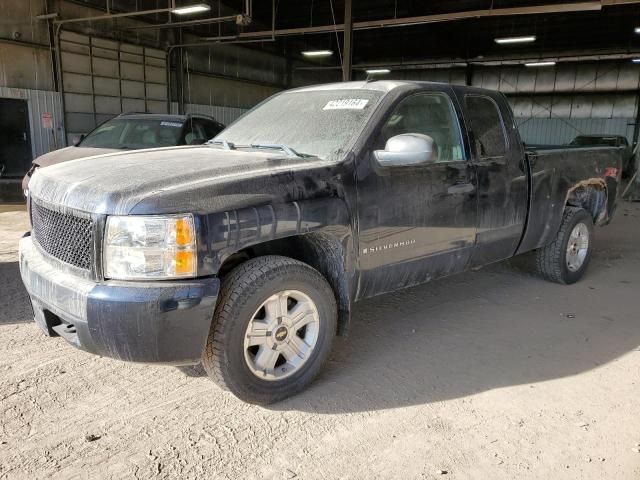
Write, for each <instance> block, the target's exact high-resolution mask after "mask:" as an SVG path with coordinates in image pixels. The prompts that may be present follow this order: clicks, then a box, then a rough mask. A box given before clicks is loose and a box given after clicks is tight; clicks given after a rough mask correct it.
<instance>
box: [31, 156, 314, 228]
mask: <svg viewBox="0 0 640 480" xmlns="http://www.w3.org/2000/svg"><path fill="white" fill-rule="evenodd" d="M313 165H316V166H326V165H327V162H326V161H324V160H321V159H317V158H295V157H287V156H285V155H282V154H279V153H278V152H270V151H266V152H256V151H241V150H222V149H220V148H217V147H212V146H207V145H202V146H186V147H169V148H157V149H151V150H139V151H133V152H124V153H114V154H108V155H101V156H98V157H93V158H89V159H86V158H84V159H79V160H73V161H70V162H64V163H60V164H57V165H53V166H51V167H48V168H45V169H38V170H37V171H36V173H35V174H34V175H33V177H32V179H31V183H30V185H29V189H30V194H31V195H32V197H33V198H34V199H35V200H36V201H38V200H40V201H42V202H46V203H49V204H53V205H57V206H60V207H62V208H63V209H66V208H70V209H74V210H81V211H84V212H89V213H99V214H115V215H126V214H148V213H179V212H187V211H189V212H194V213H197V212H203V213H204V212H213V211H219V210H222V209H225V208H228V207H229V206H230V205H232V206H233V207H234V208H241V207H242V206H250V205H257V204H262V203H267V202H272V201H274V198H273V197H274V195H275V196H277V195H285V196H286V192H283V191H282V190H283V188H285V189H286V188H287V183H292V176H293V175H295V172H296V171H300V170H306V169H309V168H313ZM282 175H284V176H287V175H288V176H289V177H288V178H289V181H288V182H287V181H285V182H282V181H281V180H279V179H278V178H275V177H278V176H282ZM283 184H284V186H283Z"/></svg>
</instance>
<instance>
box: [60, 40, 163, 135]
mask: <svg viewBox="0 0 640 480" xmlns="http://www.w3.org/2000/svg"><path fill="white" fill-rule="evenodd" d="M60 48H61V51H62V54H61V60H62V83H63V89H64V103H65V110H66V111H65V120H66V130H67V135H68V137H72V136H75V135H77V134H80V133H87V132H89V131H91V130H93V129H94V128H95V127H96V126H97V125H99V124H101V123H103V122H104V121H106V120H108V119H110V118H112V117H114V116H115V115H118V114H119V113H124V112H147V113H167V73H166V55H165V52H163V51H162V50H157V49H152V48H146V47H141V46H139V45H132V44H127V43H119V42H114V41H112V40H105V39H101V38H96V37H89V36H86V35H81V34H78V33H73V32H65V31H63V32H62V35H61V42H60Z"/></svg>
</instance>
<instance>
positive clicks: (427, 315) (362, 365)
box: [270, 255, 640, 413]
mask: <svg viewBox="0 0 640 480" xmlns="http://www.w3.org/2000/svg"><path fill="white" fill-rule="evenodd" d="M639 260H640V259H638V258H637V257H636V259H635V260H634V267H635V268H629V269H627V271H626V272H625V273H624V274H622V275H621V274H620V270H621V269H622V268H623V267H621V263H618V264H617V265H616V268H615V269H614V268H611V263H610V262H611V260H610V259H609V258H608V257H607V256H606V255H604V256H599V257H595V258H594V262H593V264H592V266H591V269H590V272H589V273H588V274H587V275H586V277H585V278H584V280H583V281H582V282H580V283H578V284H576V285H570V286H561V285H555V284H552V283H548V282H545V281H542V280H540V279H538V278H536V277H532V276H529V275H527V274H524V273H522V272H521V271H520V269H515V270H514V269H513V268H512V267H510V266H508V265H506V264H501V265H497V266H492V267H489V268H487V269H485V270H482V271H478V272H468V273H465V274H462V275H459V276H456V277H452V278H449V279H444V280H441V281H437V282H434V283H432V284H427V285H423V286H420V287H416V288H413V289H410V290H406V291H402V292H398V293H393V294H389V295H385V296H381V297H378V298H375V299H372V300H368V301H365V302H363V303H361V304H359V305H358V307H357V308H356V310H355V311H354V316H353V320H352V327H351V332H350V335H349V337H348V338H347V339H341V338H339V339H337V341H336V346H335V348H334V350H333V355H332V359H331V361H330V362H329V364H328V365H327V367H326V368H325V370H324V373H323V375H321V377H320V378H319V379H318V380H317V381H316V382H315V383H314V384H313V385H312V386H311V388H310V389H309V390H307V391H305V392H303V393H302V394H300V395H298V396H297V397H294V398H291V399H289V400H286V401H284V402H281V403H279V404H276V405H273V406H271V407H270V408H272V409H274V410H302V411H309V412H314V413H345V412H358V411H368V410H378V409H388V408H397V407H403V406H408V405H415V404H423V403H431V402H438V401H443V400H447V399H451V398H460V397H465V396H468V395H472V394H475V393H478V392H483V391H487V390H491V389H495V388H500V387H507V386H511V385H520V384H534V383H536V382H542V381H546V380H552V379H557V378H562V377H566V376H570V375H575V374H580V373H583V372H586V371H589V370H591V369H593V368H596V367H598V366H599V365H602V364H604V363H607V362H609V361H612V360H614V359H615V358H617V357H619V356H621V355H624V354H626V353H628V352H631V351H634V350H638V349H639V345H640V322H638V321H637V313H636V312H635V311H634V309H635V307H634V305H637V301H636V298H637V291H638V290H637V288H638V285H639V284H640V261H639ZM638 358H639V359H640V353H638ZM532 388H534V387H532Z"/></svg>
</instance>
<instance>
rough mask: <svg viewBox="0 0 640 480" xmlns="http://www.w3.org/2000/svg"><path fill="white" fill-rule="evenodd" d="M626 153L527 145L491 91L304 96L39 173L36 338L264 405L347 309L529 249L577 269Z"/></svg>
mask: <svg viewBox="0 0 640 480" xmlns="http://www.w3.org/2000/svg"><path fill="white" fill-rule="evenodd" d="M620 155H621V152H620V150H619V149H617V148H608V147H600V148H567V149H551V150H537V151H536V150H528V149H526V148H525V146H524V145H523V143H522V141H521V140H520V137H519V135H518V131H517V129H516V125H515V123H514V118H513V115H512V112H511V110H510V108H509V105H508V103H507V101H506V99H505V97H504V96H503V95H501V94H500V93H496V92H492V91H487V90H481V89H477V88H471V87H464V86H451V85H445V84H435V83H422V82H408V81H369V82H354V83H341V84H330V85H321V86H314V87H307V88H300V89H296V90H291V91H286V92H283V93H280V94H278V95H275V96H273V97H271V98H270V99H268V100H266V101H265V102H263V103H262V104H260V105H259V106H257V107H256V108H255V109H253V110H251V111H250V112H249V113H247V114H245V115H244V116H243V117H242V118H241V119H239V120H238V121H236V122H235V123H234V124H233V125H231V126H230V127H229V128H228V129H227V130H225V131H224V132H222V133H220V134H219V135H218V136H217V137H216V138H215V139H213V140H212V141H210V142H209V143H208V144H207V145H201V146H186V147H171V148H160V149H153V150H145V151H137V152H127V153H114V154H109V155H103V156H100V157H93V158H91V159H89V160H74V161H70V162H66V163H64V164H60V165H55V166H52V167H48V168H44V169H39V170H38V171H37V172H36V173H35V175H34V176H33V178H32V180H31V186H30V188H31V195H30V198H29V212H30V215H31V222H32V230H31V232H30V234H27V235H26V236H25V237H24V238H23V239H22V241H21V243H20V269H21V272H22V279H23V281H24V284H25V285H26V288H27V290H28V292H29V295H30V297H31V302H32V304H33V310H34V314H35V320H36V322H37V323H38V325H39V326H40V327H41V328H42V329H43V330H44V332H45V333H47V334H48V335H51V336H61V337H63V338H64V339H65V340H67V341H68V342H69V343H71V344H73V345H75V346H76V347H78V348H81V349H83V350H86V351H89V352H92V353H95V354H98V355H104V356H108V357H114V358H118V359H122V360H129V361H136V362H159V363H165V364H170V365H189V364H197V363H199V362H202V364H203V365H204V368H205V369H206V371H207V372H208V374H209V375H210V376H211V377H212V378H213V379H214V380H215V381H216V382H217V383H218V384H219V385H221V386H222V387H224V388H227V389H228V390H230V391H231V392H233V393H234V394H235V395H237V396H238V397H240V398H241V399H243V400H245V401H248V402H254V403H269V402H274V401H277V400H280V399H283V398H285V397H287V396H290V395H292V394H295V393H296V392H299V391H301V390H302V389H304V388H305V387H306V386H307V385H309V383H310V382H311V381H312V380H313V378H314V377H315V376H316V374H317V373H318V372H319V370H320V369H321V367H322V365H323V364H324V363H325V361H326V359H327V357H328V355H329V351H330V349H331V344H332V340H333V338H334V336H335V335H336V334H338V335H343V334H345V333H346V332H347V330H348V326H349V320H350V317H351V312H352V309H353V308H354V304H355V303H356V302H357V301H358V300H361V299H364V298H367V297H371V296H374V295H378V294H382V293H385V292H390V291H393V290H397V289H400V288H405V287H408V286H411V285H416V284H419V283H422V282H427V281H430V280H434V279H437V278H439V277H444V276H446V275H451V274H455V273H457V272H461V271H463V270H467V269H470V268H477V267H480V266H482V265H486V264H489V263H492V262H497V261H500V260H503V259H507V258H509V257H513V256H514V255H519V254H522V253H525V252H529V251H533V250H535V264H536V267H535V268H536V269H537V270H538V272H539V273H540V274H541V275H542V276H543V277H545V278H547V279H549V280H551V281H555V282H558V283H572V282H575V281H577V280H578V279H580V277H581V276H582V275H583V273H584V271H585V269H586V267H587V263H588V261H589V257H590V254H591V250H592V247H593V237H592V235H593V228H594V225H604V224H606V223H607V222H608V221H609V220H610V218H611V216H612V215H613V212H614V209H615V203H616V202H615V200H616V192H617V189H618V184H619V180H620V175H621V170H620V168H621V161H620V159H621V156H620ZM116 157H117V158H116ZM390 321H392V319H390Z"/></svg>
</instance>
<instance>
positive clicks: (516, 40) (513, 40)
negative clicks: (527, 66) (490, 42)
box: [495, 35, 536, 45]
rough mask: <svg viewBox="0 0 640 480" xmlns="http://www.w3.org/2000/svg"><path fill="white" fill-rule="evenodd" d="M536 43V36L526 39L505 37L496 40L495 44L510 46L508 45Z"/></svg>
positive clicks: (526, 37) (529, 36) (525, 37)
mask: <svg viewBox="0 0 640 480" xmlns="http://www.w3.org/2000/svg"><path fill="white" fill-rule="evenodd" d="M535 41H536V36H535V35H527V36H524V37H505V38H496V39H495V42H496V43H499V44H501V45H504V44H508V43H529V42H535Z"/></svg>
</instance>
